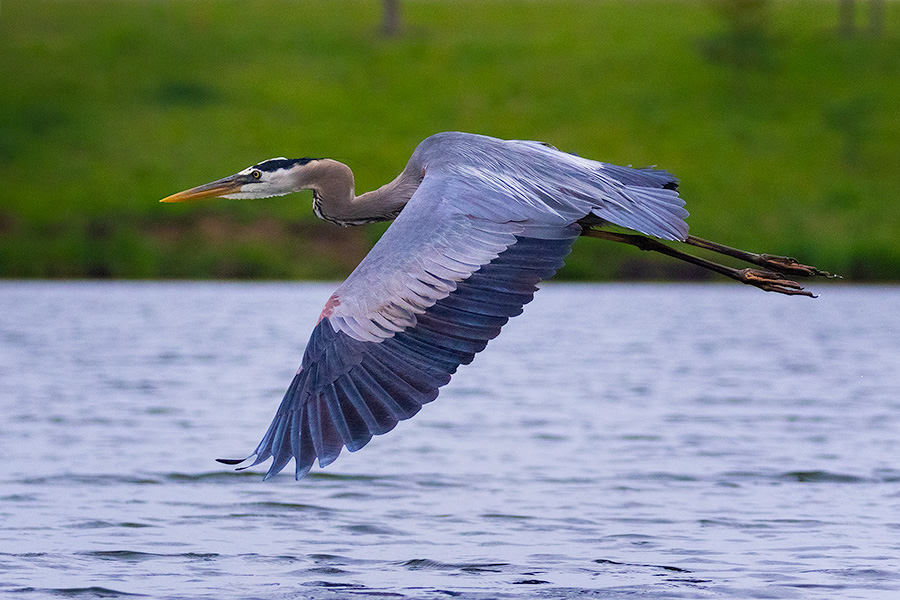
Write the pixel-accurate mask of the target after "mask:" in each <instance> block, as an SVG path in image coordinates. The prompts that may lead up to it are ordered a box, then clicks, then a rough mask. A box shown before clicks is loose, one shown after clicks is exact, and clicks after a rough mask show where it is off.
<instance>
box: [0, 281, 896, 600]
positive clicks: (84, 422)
mask: <svg viewBox="0 0 900 600" xmlns="http://www.w3.org/2000/svg"><path fill="white" fill-rule="evenodd" d="M333 287H334V285H332V284H328V285H322V284H296V283H290V284H237V283H221V284H220V283H215V284H214V283H100V284H98V283H41V282H28V283H17V282H5V283H0V409H2V415H3V417H2V418H3V421H2V426H0V453H2V458H3V461H2V463H3V466H2V467H0V595H8V596H9V597H13V598H23V599H27V598H42V597H48V596H62V597H117V596H128V595H141V594H143V595H147V596H151V597H157V598H211V599H227V598H298V597H299V598H314V599H319V598H323V599H331V598H367V597H372V598H374V597H379V598H380V597H383V596H388V597H406V598H447V597H460V598H462V599H463V600H466V599H471V600H474V599H479V600H480V599H487V598H535V599H538V598H540V599H547V598H754V597H759V598H835V599H842V600H843V599H848V598H887V597H894V596H895V594H897V593H898V592H900V562H898V554H900V541H898V540H900V452H898V451H900V377H898V374H900V289H898V288H875V287H828V286H825V287H823V288H821V291H822V296H821V298H819V299H817V300H809V299H806V298H785V297H780V296H775V295H773V294H765V293H762V292H759V291H757V290H753V289H744V288H741V287H737V286H730V285H716V286H681V285H679V286H675V285H658V286H657V285H561V284H557V285H548V286H546V287H545V288H544V289H543V290H542V291H541V292H540V293H539V294H538V295H537V297H536V300H535V302H534V303H532V304H531V305H529V306H528V307H527V308H526V311H525V314H524V315H522V316H521V317H517V318H516V319H513V320H512V321H511V322H510V324H509V325H508V326H507V327H506V329H505V330H504V333H503V334H502V335H501V336H500V337H499V338H498V339H497V340H494V341H493V342H491V344H490V345H489V347H488V349H487V350H486V351H485V352H484V353H482V354H480V355H478V356H477V357H476V359H475V362H474V363H473V364H472V365H469V366H467V367H463V368H462V369H461V370H460V372H459V373H458V374H457V375H456V376H455V377H454V380H453V381H452V382H451V384H450V385H449V386H447V387H446V388H444V389H443V391H442V392H441V396H440V397H439V398H438V400H437V401H435V402H434V403H432V404H429V405H426V406H425V408H423V410H422V412H421V413H420V414H419V415H417V416H416V417H415V418H413V419H412V420H410V421H406V422H403V423H401V424H400V425H399V426H398V427H397V428H396V429H395V430H394V431H393V432H391V433H389V434H387V435H385V436H379V437H376V438H374V439H373V441H372V442H371V443H370V444H369V445H368V446H366V447H365V448H364V449H362V450H361V451H359V452H357V453H353V454H350V453H347V452H346V451H345V453H344V454H343V455H342V456H341V457H340V458H339V459H338V461H337V462H335V463H334V464H333V465H331V466H329V467H328V469H326V470H324V471H321V470H318V469H314V471H313V473H312V474H311V475H310V476H309V477H308V478H307V479H304V480H302V481H300V482H296V481H294V480H293V478H292V476H291V474H290V473H289V471H291V469H290V468H289V469H286V470H285V472H284V473H283V474H282V475H280V476H278V477H275V478H274V479H272V480H270V481H268V482H263V481H262V471H256V472H241V473H236V472H233V471H231V470H229V469H228V468H225V467H224V466H221V465H219V464H217V463H215V462H214V460H213V459H214V458H217V457H240V456H245V455H246V454H248V453H249V452H250V451H251V450H252V449H253V448H254V447H255V445H256V444H257V442H258V441H259V439H260V438H261V437H262V435H263V433H264V432H265V429H266V427H267V426H268V424H269V421H270V419H271V417H272V416H273V414H274V411H275V408H276V407H277V405H278V402H279V401H280V399H281V395H282V394H283V392H284V389H285V387H286V386H287V384H288V383H289V381H290V379H291V376H292V375H293V373H294V372H295V370H296V368H297V365H298V364H299V361H300V355H301V352H302V349H303V346H304V343H305V341H306V338H307V336H308V335H309V333H310V331H311V329H312V327H313V325H314V323H315V321H316V317H317V316H318V313H319V310H320V309H321V307H322V305H323V304H324V302H325V300H326V299H327V298H328V296H329V295H330V293H331V291H332V290H333Z"/></svg>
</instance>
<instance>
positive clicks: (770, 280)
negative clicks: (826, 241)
mask: <svg viewBox="0 0 900 600" xmlns="http://www.w3.org/2000/svg"><path fill="white" fill-rule="evenodd" d="M581 235H586V236H588V237H594V238H599V239H602V240H610V241H613V242H620V243H623V244H629V245H631V246H635V247H637V248H639V249H641V250H646V251H651V252H659V253H660V254H665V255H666V256H671V257H673V258H677V259H679V260H683V261H685V262H689V263H691V264H694V265H697V266H700V267H703V268H704V269H709V270H710V271H714V272H716V273H719V274H721V275H724V276H725V277H730V278H731V279H734V280H735V281H740V282H741V283H746V284H748V285H752V286H755V287H758V288H759V289H761V290H765V291H767V292H778V293H779V294H787V295H789V296H794V295H800V296H809V297H810V298H815V295H814V294H812V293H811V292H808V291H806V290H804V289H803V287H802V286H801V285H800V284H799V283H797V282H796V281H794V280H792V279H789V278H788V277H787V276H786V273H787V274H791V275H802V276H812V275H825V273H824V272H823V271H819V270H818V269H815V268H813V267H807V266H805V265H801V264H800V263H798V262H797V261H795V260H794V259H792V258H786V257H781V256H777V257H770V256H769V255H765V254H753V253H750V252H744V251H743V250H737V249H734V248H729V247H728V246H721V245H719V244H716V243H714V242H708V241H706V240H702V239H700V238H694V237H693V236H690V237H689V238H688V239H689V240H692V241H688V242H687V243H689V244H691V245H692V246H697V247H700V248H705V249H707V250H712V251H713V252H719V253H721V254H726V255H728V256H732V257H734V258H738V259H740V260H744V261H746V262H750V263H753V264H757V265H760V266H763V267H766V268H764V269H735V268H732V267H728V266H725V265H722V264H719V263H715V262H712V261H710V260H706V259H704V258H700V257H699V256H694V255H693V254H687V253H686V252H681V251H680V250H676V249H675V248H672V247H671V246H668V245H666V244H664V243H662V242H661V241H659V240H657V239H655V238H651V237H646V236H643V235H638V234H628V233H617V232H613V231H606V230H602V229H591V228H585V229H584V230H583V231H582V232H581Z"/></svg>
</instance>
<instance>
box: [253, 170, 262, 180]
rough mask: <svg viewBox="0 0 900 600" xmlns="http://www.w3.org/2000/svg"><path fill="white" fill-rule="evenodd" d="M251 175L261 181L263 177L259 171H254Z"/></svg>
mask: <svg viewBox="0 0 900 600" xmlns="http://www.w3.org/2000/svg"><path fill="white" fill-rule="evenodd" d="M250 175H252V176H253V179H259V178H260V177H262V173H260V172H259V171H258V170H254V171H253V172H252V173H250Z"/></svg>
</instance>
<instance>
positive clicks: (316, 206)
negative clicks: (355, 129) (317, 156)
mask: <svg viewBox="0 0 900 600" xmlns="http://www.w3.org/2000/svg"><path fill="white" fill-rule="evenodd" d="M419 181H421V179H417V180H415V181H411V180H410V178H409V177H408V176H407V175H406V171H404V172H403V173H401V174H400V175H399V176H398V177H397V178H396V179H394V180H393V181H392V182H390V183H388V184H386V185H383V186H381V187H380V188H378V189H377V190H373V191H371V192H366V193H365V194H362V195H360V196H357V195H356V194H355V191H354V179H353V171H351V170H350V167H348V166H347V165H345V164H344V163H341V162H338V161H336V160H332V159H330V158H324V159H321V160H317V161H314V162H311V163H309V164H308V165H306V168H305V169H304V170H303V171H302V172H301V174H300V177H299V180H298V182H297V183H298V187H299V189H311V190H312V191H313V211H315V213H316V216H317V217H319V218H320V219H323V220H325V221H329V222H332V223H337V224H338V225H343V226H349V225H365V224H367V223H375V222H378V221H389V220H391V219H393V218H394V217H396V216H397V215H398V214H399V213H400V211H401V210H402V209H403V207H404V206H406V203H407V202H409V199H410V197H412V194H413V192H415V190H416V187H418V185H419Z"/></svg>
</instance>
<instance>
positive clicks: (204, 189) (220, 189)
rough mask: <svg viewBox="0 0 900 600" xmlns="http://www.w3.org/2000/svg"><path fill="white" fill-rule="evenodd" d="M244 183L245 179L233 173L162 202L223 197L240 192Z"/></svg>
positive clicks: (168, 197)
mask: <svg viewBox="0 0 900 600" xmlns="http://www.w3.org/2000/svg"><path fill="white" fill-rule="evenodd" d="M243 184H244V181H242V180H241V179H240V178H239V177H238V176H237V175H232V176H230V177H225V178H224V179H219V180H218V181H213V182H212V183H206V184H204V185H198V186H197V187H195V188H191V189H189V190H185V191H183V192H178V193H177V194H172V195H171V196H166V197H165V198H163V199H162V200H160V202H187V201H188V200H201V199H203V198H221V197H222V196H225V195H227V194H236V193H238V192H240V191H241V186H242V185H243Z"/></svg>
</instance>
